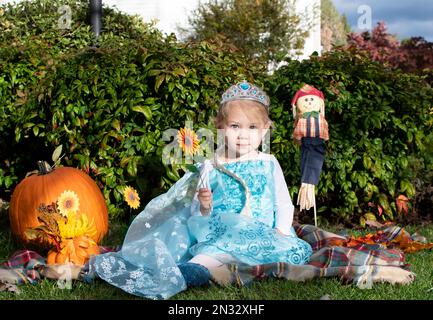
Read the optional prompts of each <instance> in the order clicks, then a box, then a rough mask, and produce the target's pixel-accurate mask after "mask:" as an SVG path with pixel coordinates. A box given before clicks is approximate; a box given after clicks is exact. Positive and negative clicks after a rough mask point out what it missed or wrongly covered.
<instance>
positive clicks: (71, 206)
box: [57, 190, 80, 217]
mask: <svg viewBox="0 0 433 320" xmlns="http://www.w3.org/2000/svg"><path fill="white" fill-rule="evenodd" d="M79 206H80V200H79V199H78V196H77V194H76V193H75V192H74V191H71V190H65V191H63V193H62V194H61V195H60V196H59V197H58V199H57V208H58V210H59V212H60V213H61V214H62V216H64V217H67V216H68V214H69V213H71V212H73V213H75V212H77V211H78V208H79Z"/></svg>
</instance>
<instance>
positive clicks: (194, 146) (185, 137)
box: [177, 128, 200, 156]
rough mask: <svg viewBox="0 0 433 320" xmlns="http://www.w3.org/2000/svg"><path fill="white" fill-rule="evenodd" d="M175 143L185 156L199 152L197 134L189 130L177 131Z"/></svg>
mask: <svg viewBox="0 0 433 320" xmlns="http://www.w3.org/2000/svg"><path fill="white" fill-rule="evenodd" d="M177 142H178V143H179V145H180V147H181V148H182V150H183V152H184V153H185V154H189V155H191V156H193V155H195V154H196V153H197V152H198V150H199V144H200V141H199V140H198V137H197V134H196V133H195V132H194V131H193V130H191V129H189V128H181V129H180V130H179V131H178V133H177Z"/></svg>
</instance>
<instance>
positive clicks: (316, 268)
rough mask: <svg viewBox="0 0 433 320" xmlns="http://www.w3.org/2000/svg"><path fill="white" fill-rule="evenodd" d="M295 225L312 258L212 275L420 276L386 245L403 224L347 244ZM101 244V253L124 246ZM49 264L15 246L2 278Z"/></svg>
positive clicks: (24, 275)
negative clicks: (369, 241)
mask: <svg viewBox="0 0 433 320" xmlns="http://www.w3.org/2000/svg"><path fill="white" fill-rule="evenodd" d="M294 228H295V230H296V233H297V235H298V236H299V237H300V238H301V239H303V240H305V241H307V242H308V243H309V244H310V245H311V247H312V248H313V255H312V256H311V259H310V262H309V263H308V264H306V265H290V264H287V263H271V264H265V265H257V266H249V265H245V264H224V265H222V266H220V267H217V268H212V269H210V272H211V275H212V280H213V281H214V282H216V283H218V284H220V285H227V284H238V285H248V284H249V283H251V282H252V281H254V280H258V279H263V278H267V277H276V278H283V279H287V280H291V281H306V280H310V279H313V278H320V277H339V278H340V279H342V280H343V281H344V282H355V283H356V284H357V285H358V286H359V287H360V288H370V287H371V286H372V284H373V283H374V282H389V283H402V284H407V283H410V282H412V281H413V280H414V279H415V274H413V273H412V272H411V271H410V270H409V265H408V264H407V263H406V262H405V254H404V253H403V252H402V251H401V250H400V249H398V248H389V247H386V246H384V245H383V243H389V242H391V241H392V240H393V239H395V238H397V237H399V236H400V235H402V233H406V231H404V230H403V229H402V228H400V227H396V226H394V227H389V228H387V229H385V230H383V231H381V233H380V239H379V241H378V243H375V244H364V243H360V244H359V245H357V246H350V247H348V246H346V245H347V243H348V241H349V239H348V238H346V237H343V236H340V235H337V234H334V233H331V232H327V231H325V230H322V229H320V228H317V227H315V226H313V225H295V226H294ZM406 236H409V235H406ZM409 237H410V236H409ZM100 248H101V252H102V253H103V252H110V251H116V250H118V249H119V247H116V248H107V247H100ZM44 266H45V259H44V258H43V257H42V256H40V255H39V254H38V253H36V252H34V251H28V250H23V251H19V252H16V253H15V254H13V255H12V257H11V258H10V259H9V260H8V261H6V262H5V263H3V264H2V265H1V266H0V283H1V282H6V283H15V284H22V283H37V282H38V281H39V280H40V279H41V278H42V276H41V274H43V272H41V269H42V268H43V267H44Z"/></svg>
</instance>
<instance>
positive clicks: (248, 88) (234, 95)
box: [221, 80, 270, 109]
mask: <svg viewBox="0 0 433 320" xmlns="http://www.w3.org/2000/svg"><path fill="white" fill-rule="evenodd" d="M238 99H242V100H252V101H257V102H259V103H261V104H263V105H264V106H265V107H266V109H268V108H269V104H270V100H269V97H268V96H267V95H266V93H264V92H263V90H261V89H260V88H258V87H256V86H255V85H252V84H251V83H249V82H248V81H245V80H244V81H242V82H239V83H237V84H235V85H232V86H231V87H230V88H228V89H227V91H226V92H224V94H223V95H222V97H221V105H223V104H224V103H226V102H229V101H233V100H238Z"/></svg>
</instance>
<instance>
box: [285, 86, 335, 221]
mask: <svg viewBox="0 0 433 320" xmlns="http://www.w3.org/2000/svg"><path fill="white" fill-rule="evenodd" d="M292 108H293V118H294V119H295V124H294V128H295V129H294V131H293V138H294V140H295V142H296V143H297V144H300V145H301V183H302V184H301V188H300V190H299V193H298V200H297V204H298V205H299V206H300V207H299V210H301V211H302V210H304V209H305V210H309V209H311V207H314V223H315V225H316V226H317V217H316V199H315V186H316V185H318V183H319V176H320V172H321V171H322V166H323V160H324V158H325V141H327V140H328V139H329V135H328V123H327V122H326V120H325V97H324V95H323V93H322V92H321V91H319V90H317V89H316V88H314V87H312V86H310V85H308V84H306V85H304V86H303V87H302V88H301V89H300V90H298V91H297V92H296V94H295V96H294V97H293V100H292Z"/></svg>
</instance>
